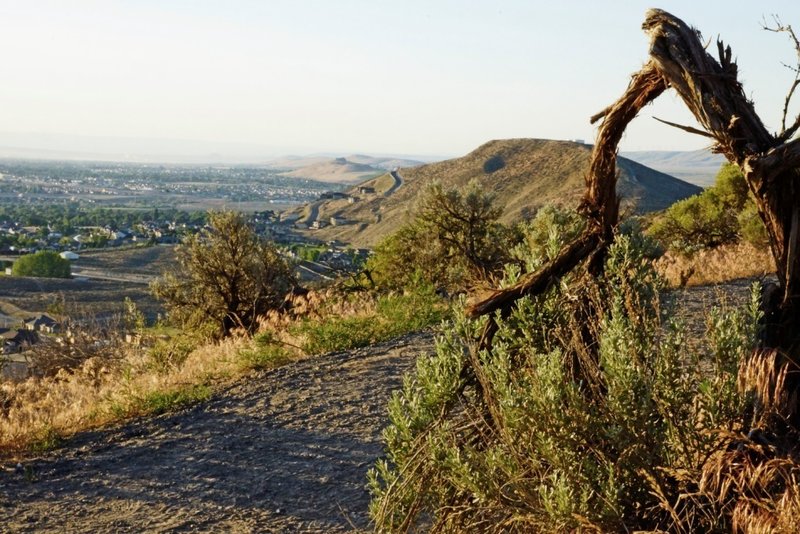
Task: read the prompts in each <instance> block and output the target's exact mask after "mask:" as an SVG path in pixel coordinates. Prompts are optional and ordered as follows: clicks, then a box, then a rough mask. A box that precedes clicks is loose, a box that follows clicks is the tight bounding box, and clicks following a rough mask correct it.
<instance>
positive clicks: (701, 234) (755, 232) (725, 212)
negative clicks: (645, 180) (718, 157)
mask: <svg viewBox="0 0 800 534" xmlns="http://www.w3.org/2000/svg"><path fill="white" fill-rule="evenodd" d="M754 215H755V217H753V216H754ZM759 225H761V226H762V228H760V229H759V228H758V226H759ZM761 232H764V235H766V230H765V229H763V224H762V223H761V220H760V219H759V218H758V216H757V214H756V212H755V204H754V203H753V200H752V198H750V196H749V192H748V189H747V182H746V181H745V179H744V175H743V174H742V172H741V170H740V169H739V167H738V166H736V165H734V164H732V163H728V164H725V165H723V166H722V168H721V169H720V171H719V173H718V174H717V177H716V181H715V184H714V186H713V187H709V188H708V189H706V190H705V191H703V192H702V193H700V194H698V195H695V196H693V197H691V198H687V199H685V200H681V201H679V202H676V203H675V204H673V205H672V206H671V207H670V208H668V209H667V210H666V211H665V212H664V214H663V215H662V216H660V217H659V218H657V219H656V220H655V221H654V222H653V224H652V226H651V227H650V234H651V235H653V236H654V237H656V238H657V239H658V240H659V241H660V242H661V243H662V244H663V245H665V246H666V247H668V248H672V249H676V250H679V251H683V252H692V251H694V250H697V249H700V248H712V247H716V246H719V245H724V244H726V243H733V242H736V241H738V240H739V238H740V237H745V234H746V235H747V237H745V239H748V240H750V239H753V240H756V241H757V240H759V239H760V238H759V234H760V233H761Z"/></svg>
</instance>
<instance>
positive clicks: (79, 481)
mask: <svg viewBox="0 0 800 534" xmlns="http://www.w3.org/2000/svg"><path fill="white" fill-rule="evenodd" d="M432 346H433V334H431V333H416V334H410V335H407V336H404V337H402V338H399V339H397V340H394V341H392V342H387V343H382V344H378V345H375V346H372V347H367V348H364V349H358V350H353V351H348V352H339V353H332V354H327V355H323V356H316V357H312V358H308V359H305V360H301V361H299V362H296V363H293V364H290V365H287V366H285V367H282V368H279V369H275V370H272V371H266V372H261V373H258V374H256V375H254V376H250V377H248V378H246V379H243V380H241V381H239V382H237V383H235V384H233V385H231V386H229V387H227V388H226V389H225V390H223V391H220V392H218V393H217V394H216V395H215V396H214V397H213V398H212V400H210V401H209V402H206V403H203V404H202V405H197V406H194V407H192V408H189V409H187V410H184V411H181V412H178V413H173V414H169V415H164V416H160V417H156V418H151V419H142V420H138V421H134V422H131V423H128V424H125V425H123V426H120V427H117V428H114V429H109V430H104V431H97V432H90V433H86V434H83V435H80V436H77V437H76V438H74V439H72V440H70V442H69V444H68V445H67V446H66V447H64V448H62V449H60V450H56V451H53V452H51V453H49V454H47V455H45V456H44V457H41V458H37V459H32V460H30V461H25V462H23V463H22V464H21V465H20V466H15V465H6V466H5V469H4V471H2V472H0V525H2V528H1V529H0V530H3V531H6V532H185V531H191V532H349V531H357V530H361V529H365V528H368V519H367V512H366V511H367V504H368V502H369V495H368V492H367V489H366V474H367V471H368V470H369V468H370V467H371V466H372V465H373V463H374V462H375V460H376V459H377V458H378V457H379V456H380V455H381V454H382V445H381V439H380V432H381V429H382V428H383V426H384V425H385V421H386V404H387V401H388V399H389V397H390V395H391V391H392V390H394V389H397V388H398V387H399V386H400V381H401V377H402V375H403V373H405V372H406V371H407V370H409V369H411V368H412V366H413V365H414V362H415V361H416V359H417V357H418V356H419V355H421V354H426V353H430V352H431V351H432Z"/></svg>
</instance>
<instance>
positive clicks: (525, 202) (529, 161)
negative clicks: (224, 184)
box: [289, 139, 701, 246]
mask: <svg viewBox="0 0 800 534" xmlns="http://www.w3.org/2000/svg"><path fill="white" fill-rule="evenodd" d="M590 155H591V146H590V145H585V144H580V143H574V142H570V141H551V140H544V139H506V140H497V141H490V142H488V143H486V144H484V145H482V146H480V147H479V148H477V149H476V150H474V151H473V152H471V153H469V154H467V155H466V156H464V157H461V158H455V159H450V160H446V161H441V162H437V163H430V164H426V165H420V166H415V167H410V168H406V167H403V168H401V169H400V170H399V174H398V175H397V177H395V176H392V175H391V173H386V174H382V175H381V176H378V177H376V178H372V179H370V180H367V181H366V182H363V183H361V184H359V185H358V186H357V187H353V188H351V189H350V190H349V191H348V192H347V194H348V195H349V197H350V198H333V199H327V200H321V201H319V202H315V203H313V204H312V205H309V206H305V207H303V208H298V209H296V210H295V212H294V214H293V215H292V214H289V216H293V217H295V218H298V220H299V221H300V222H302V221H305V222H306V223H307V224H311V223H313V222H315V221H319V222H318V223H317V224H323V225H325V224H327V223H329V222H330V221H331V219H332V218H333V220H334V222H335V223H336V224H335V225H327V226H325V227H324V228H322V229H318V230H310V232H311V235H314V236H316V237H319V238H321V239H326V240H330V239H338V240H340V241H343V242H347V243H352V244H354V245H356V246H373V245H375V244H376V243H377V242H378V241H379V240H380V239H381V238H382V237H383V236H385V235H387V234H389V233H391V232H393V231H395V230H396V229H397V228H398V227H399V226H400V225H401V224H403V223H404V222H405V221H407V220H409V219H410V217H411V212H412V211H413V207H414V202H415V199H416V197H417V195H418V193H419V192H420V191H421V190H422V189H423V188H424V187H425V186H426V185H427V184H429V183H431V182H432V181H434V180H438V181H439V182H441V183H442V185H443V186H444V187H445V188H462V187H464V186H466V185H467V183H469V182H470V180H472V179H477V180H478V181H479V182H480V183H481V184H482V186H483V187H484V188H485V189H486V190H488V191H492V192H493V193H495V195H496V198H497V204H498V205H499V206H502V207H503V208H504V212H503V216H502V220H503V221H504V222H514V221H518V220H520V219H523V218H525V217H529V216H531V215H532V214H533V213H534V212H535V211H536V209H537V208H539V207H541V206H543V205H545V204H548V203H553V204H558V205H562V206H573V207H574V206H576V205H577V203H578V202H579V200H580V198H581V196H582V195H583V192H584V189H585V182H584V177H585V175H586V172H587V170H588V165H589V159H590ZM618 167H619V172H620V176H619V181H618V187H617V189H618V192H619V194H620V195H621V197H622V199H623V206H624V209H628V210H633V211H637V212H649V211H656V210H661V209H664V208H666V207H668V206H670V205H671V204H673V203H674V202H675V201H677V200H680V199H683V198H686V197H688V196H691V195H694V194H696V193H698V192H700V190H701V189H700V188H699V187H698V186H696V185H692V184H689V183H687V182H684V181H682V180H679V179H676V178H674V177H672V176H669V175H667V174H664V173H662V172H659V171H656V170H653V169H651V168H648V167H646V166H644V165H641V164H639V163H636V162H634V161H632V160H629V159H626V158H624V157H621V158H619V161H618Z"/></svg>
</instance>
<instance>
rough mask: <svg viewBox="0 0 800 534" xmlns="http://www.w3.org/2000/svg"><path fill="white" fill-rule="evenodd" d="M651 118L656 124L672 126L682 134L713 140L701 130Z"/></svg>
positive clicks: (711, 136)
mask: <svg viewBox="0 0 800 534" xmlns="http://www.w3.org/2000/svg"><path fill="white" fill-rule="evenodd" d="M653 118H654V119H655V120H657V121H658V122H662V123H664V124H666V125H667V126H672V127H673V128H677V129H679V130H683V131H684V132H689V133H691V134H696V135H702V136H703V137H710V138H712V139H713V138H714V136H713V135H711V134H710V133H708V132H706V131H703V130H699V129H697V128H692V127H691V126H684V125H683V124H678V123H675V122H670V121H665V120H664V119H659V118H658V117H653Z"/></svg>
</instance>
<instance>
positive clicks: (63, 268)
mask: <svg viewBox="0 0 800 534" xmlns="http://www.w3.org/2000/svg"><path fill="white" fill-rule="evenodd" d="M11 274H12V275H14V276H35V277H39V278H69V277H70V267H69V261H68V260H65V259H64V258H62V257H61V256H59V255H58V254H57V253H55V252H51V251H49V250H41V251H39V252H37V253H35V254H28V255H25V256H22V257H21V258H19V259H18V260H17V261H15V262H14V265H13V266H12V267H11Z"/></svg>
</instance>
